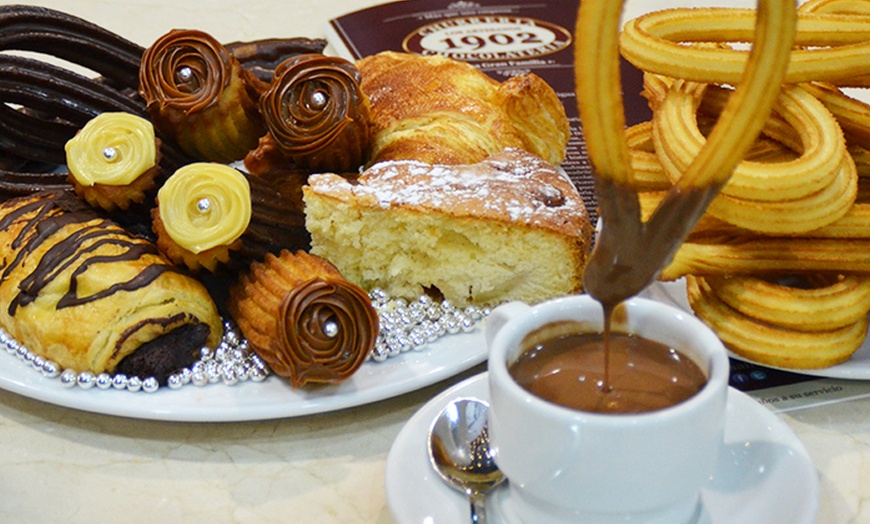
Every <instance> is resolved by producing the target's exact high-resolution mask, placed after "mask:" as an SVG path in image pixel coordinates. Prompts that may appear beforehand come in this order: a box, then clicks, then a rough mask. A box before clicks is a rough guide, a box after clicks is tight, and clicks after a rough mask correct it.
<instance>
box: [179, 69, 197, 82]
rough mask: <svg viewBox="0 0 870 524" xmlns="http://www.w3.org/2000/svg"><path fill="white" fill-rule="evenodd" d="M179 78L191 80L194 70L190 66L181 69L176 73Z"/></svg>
mask: <svg viewBox="0 0 870 524" xmlns="http://www.w3.org/2000/svg"><path fill="white" fill-rule="evenodd" d="M176 74H177V75H178V78H180V79H181V80H183V81H187V80H190V79H191V78H192V77H193V70H192V69H191V68H190V67H188V66H183V67H179V68H178V71H176Z"/></svg>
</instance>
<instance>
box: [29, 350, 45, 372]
mask: <svg viewBox="0 0 870 524" xmlns="http://www.w3.org/2000/svg"><path fill="white" fill-rule="evenodd" d="M30 365H31V366H33V369H35V370H37V371H39V370H41V369H42V366H44V365H45V359H44V358H42V357H41V356H39V355H36V354H34V355H33V358H32V359H31V360H30Z"/></svg>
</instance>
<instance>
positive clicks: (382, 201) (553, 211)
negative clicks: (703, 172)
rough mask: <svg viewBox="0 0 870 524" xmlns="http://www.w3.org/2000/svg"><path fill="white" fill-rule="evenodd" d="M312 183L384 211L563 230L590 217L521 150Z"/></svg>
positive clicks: (569, 188)
mask: <svg viewBox="0 0 870 524" xmlns="http://www.w3.org/2000/svg"><path fill="white" fill-rule="evenodd" d="M309 185H310V186H311V188H312V189H313V190H314V191H316V192H319V193H321V194H326V195H330V196H332V197H335V198H338V199H341V200H344V199H348V198H353V199H354V200H356V201H357V202H359V203H365V204H366V205H369V206H378V207H380V208H383V209H389V208H396V207H402V208H409V209H418V210H421V211H442V212H448V213H450V214H452V215H454V216H475V217H486V218H490V219H498V220H503V221H509V222H513V223H524V224H530V225H540V226H542V227H559V228H561V227H566V228H570V227H580V225H581V224H582V223H583V221H584V220H585V217H586V210H585V207H584V204H583V201H582V199H581V197H580V195H579V193H578V192H577V190H576V189H575V188H574V186H573V184H572V183H571V181H570V180H569V179H568V177H567V176H566V175H564V174H563V173H561V172H559V171H558V170H557V169H555V168H554V167H553V166H551V165H550V164H549V163H547V162H546V161H544V160H543V159H541V158H539V157H537V156H535V155H532V154H530V153H527V152H525V151H522V150H519V149H506V150H504V151H502V152H500V153H497V154H495V155H492V156H490V157H489V158H488V159H486V160H484V161H483V162H480V163H477V164H470V165H460V166H447V165H430V164H425V163H421V162H415V161H388V162H382V163H379V164H376V165H374V166H372V167H370V168H369V169H367V170H366V171H365V172H364V173H363V174H362V175H360V177H359V178H358V179H357V180H355V181H349V180H347V179H345V178H342V177H339V176H337V175H329V174H326V175H312V176H311V177H310V178H309Z"/></svg>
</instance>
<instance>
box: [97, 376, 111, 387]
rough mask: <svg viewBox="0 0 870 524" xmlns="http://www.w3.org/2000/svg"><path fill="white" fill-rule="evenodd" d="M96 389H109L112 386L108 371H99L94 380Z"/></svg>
mask: <svg viewBox="0 0 870 524" xmlns="http://www.w3.org/2000/svg"><path fill="white" fill-rule="evenodd" d="M96 386H97V389H103V390H105V389H109V388H111V387H112V375H109V374H108V373H100V374H99V375H97V380H96Z"/></svg>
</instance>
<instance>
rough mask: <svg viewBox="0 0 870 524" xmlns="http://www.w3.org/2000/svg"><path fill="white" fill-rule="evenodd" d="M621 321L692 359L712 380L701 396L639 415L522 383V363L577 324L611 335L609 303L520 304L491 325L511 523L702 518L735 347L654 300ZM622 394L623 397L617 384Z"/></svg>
mask: <svg viewBox="0 0 870 524" xmlns="http://www.w3.org/2000/svg"><path fill="white" fill-rule="evenodd" d="M612 322H613V323H612V326H611V327H612V330H613V331H614V332H617V333H623V334H630V335H636V336H638V337H640V338H642V339H646V340H649V341H653V342H657V343H660V344H663V345H665V346H667V347H668V348H670V349H672V350H675V353H674V355H675V358H676V359H677V360H679V359H690V360H691V362H692V363H693V364H696V365H697V368H699V369H700V371H701V372H702V373H703V377H705V378H702V380H701V383H700V385H699V389H697V391H694V392H693V393H689V394H688V396H687V397H688V398H684V399H677V400H674V401H673V402H675V403H672V404H671V405H666V407H661V406H654V407H642V408H641V409H640V412H636V413H610V412H600V411H598V412H596V411H587V410H583V409H577V408H572V407H566V406H564V405H561V404H557V403H556V402H554V401H552V400H546V399H544V398H541V397H539V396H537V395H535V394H534V393H532V392H530V391H529V390H528V389H526V388H525V387H523V386H521V385H520V384H518V383H517V381H516V380H515V379H514V377H513V376H512V375H511V371H510V367H511V365H512V364H513V363H514V362H515V361H517V359H518V358H520V356H521V354H522V353H523V352H524V351H533V350H535V348H536V347H537V345H538V343H539V342H540V341H541V340H542V339H543V340H547V339H548V338H550V337H549V335H548V333H550V334H555V335H554V336H563V335H565V331H566V329H565V327H566V326H569V327H570V330H576V331H580V332H582V333H585V334H588V333H601V331H602V324H603V311H602V307H601V305H600V304H599V303H598V302H597V301H596V300H594V299H593V298H591V297H589V296H586V295H577V296H569V297H563V298H559V299H555V300H551V301H548V302H543V303H541V304H538V305H535V306H528V305H526V304H522V303H516V302H514V303H509V304H505V305H502V306H499V307H498V308H496V309H494V310H493V312H492V313H491V314H490V316H489V317H488V318H487V327H486V340H487V344H488V346H489V362H488V367H489V388H490V403H491V412H490V419H489V420H490V422H489V424H490V426H489V431H490V439H491V443H492V446H493V449H494V451H495V456H496V463H497V464H498V466H499V468H500V469H501V470H502V471H503V472H504V474H505V476H506V477H507V479H508V481H509V482H508V489H509V493H508V496H505V497H502V498H501V501H502V504H501V506H502V507H501V508H500V512H501V513H502V514H504V515H505V516H506V517H507V518H508V520H509V521H511V522H513V521H517V522H549V523H560V522H566V523H567V522H594V523H611V522H613V523H616V522H620V523H622V522H630V523H644V524H651V523H667V524H678V523H681V522H693V521H694V520H693V519H696V518H697V517H698V515H700V514H701V511H702V508H701V507H700V492H701V489H702V488H703V487H704V485H705V483H707V482H708V481H709V480H710V478H711V476H712V473H713V471H714V467H715V464H716V461H717V458H718V455H719V452H720V448H721V446H722V441H723V433H724V425H725V404H726V396H727V388H728V379H727V377H728V358H727V354H726V351H725V348H724V346H723V345H722V342H721V341H720V340H719V338H718V337H717V336H716V335H715V334H714V333H713V332H712V331H711V330H710V329H709V328H708V327H706V326H705V325H704V324H703V323H701V322H700V321H699V320H698V319H696V318H695V317H693V316H692V315H689V314H687V313H685V312H683V311H681V310H678V309H676V308H673V307H671V306H668V305H666V304H662V303H660V302H655V301H652V300H647V299H643V298H633V299H630V300H628V301H626V302H624V303H623V304H622V305H620V306H619V307H618V308H617V310H616V311H615V314H614V316H613V321H612ZM570 330H569V331H570ZM545 345H546V344H545ZM628 360H631V358H629V359H628ZM602 366H603V362H602ZM638 373H642V371H638ZM624 378H626V379H627V380H628V382H624V383H623V385H622V386H619V387H625V384H632V383H634V381H633V379H631V378H630V377H628V376H626V377H624ZM581 379H582V377H579V378H578V380H581ZM637 380H638V381H643V379H642V377H638V379H637ZM680 380H682V379H680ZM614 386H615V387H614V392H616V391H615V389H616V387H617V386H618V384H616V383H615V381H614ZM663 387H668V386H667V384H666V385H665V386H663ZM668 396H669V395H665V397H668ZM684 396H685V395H684ZM668 403H669V402H668ZM668 403H666V404H668ZM604 411H606V410H604Z"/></svg>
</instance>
